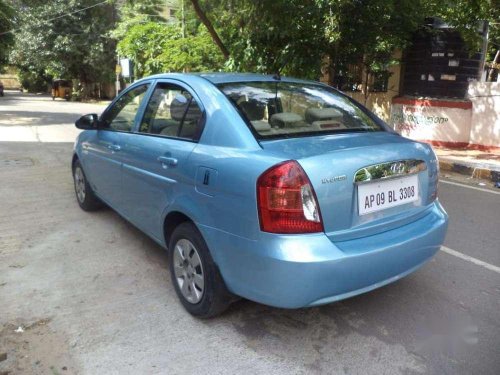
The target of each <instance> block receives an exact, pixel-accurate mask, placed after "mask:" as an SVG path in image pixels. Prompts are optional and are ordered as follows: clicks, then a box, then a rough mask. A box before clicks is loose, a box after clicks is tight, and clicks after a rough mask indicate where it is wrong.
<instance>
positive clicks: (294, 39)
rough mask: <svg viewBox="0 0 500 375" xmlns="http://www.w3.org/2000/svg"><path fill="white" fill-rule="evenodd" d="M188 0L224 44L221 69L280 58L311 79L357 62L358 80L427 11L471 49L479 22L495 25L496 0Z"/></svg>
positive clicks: (389, 58) (270, 63)
mask: <svg viewBox="0 0 500 375" xmlns="http://www.w3.org/2000/svg"><path fill="white" fill-rule="evenodd" d="M191 2H192V3H193V5H195V8H196V14H197V15H198V17H199V19H200V20H201V21H202V22H203V23H204V24H205V25H206V26H207V28H208V30H209V31H210V33H211V35H212V37H213V39H214V42H216V43H217V45H220V44H221V43H222V44H223V46H224V48H225V49H226V50H227V60H228V63H227V68H228V69H231V70H243V71H258V72H266V73H274V72H275V71H276V70H277V69H278V68H279V67H280V66H282V64H284V63H285V62H287V64H286V67H285V68H284V70H283V71H284V72H285V73H286V74H291V75H296V76H300V77H306V78H313V77H316V78H317V77H319V76H320V71H321V70H323V71H325V70H327V71H329V72H330V77H335V76H337V75H340V74H345V72H346V71H347V67H348V66H349V65H352V64H357V63H359V62H362V64H363V66H364V72H365V74H367V76H366V77H365V82H367V81H368V76H369V75H373V74H377V73H379V72H382V71H386V70H387V68H388V67H389V66H390V65H391V64H394V63H396V62H397V61H395V60H394V59H393V53H394V51H395V50H398V49H404V48H405V47H406V46H407V45H408V43H409V42H410V40H411V35H412V34H413V33H414V32H416V31H417V30H418V29H419V28H421V27H422V26H423V25H424V23H425V22H424V21H425V19H426V18H427V17H440V18H441V19H443V20H444V21H445V22H447V23H449V24H450V25H452V26H454V27H456V28H457V29H458V30H459V31H460V32H461V33H462V35H463V37H464V39H465V40H466V41H468V43H469V45H470V47H471V49H472V50H477V48H478V43H479V41H480V38H479V37H478V34H477V32H476V28H477V23H478V21H479V20H481V19H486V20H491V21H496V29H495V30H497V31H498V19H499V18H500V15H499V12H500V10H499V9H500V6H499V4H498V0H457V1H446V0H445V1H442V0H356V1H353V0H300V1H299V0H259V1H253V0H203V1H198V0H191ZM492 31H493V30H492ZM497 31H495V32H492V34H493V35H495V33H496V32H497ZM214 33H215V34H216V35H213V34H214ZM217 39H219V42H217ZM223 50H224V49H222V48H221V51H223ZM325 58H326V59H325Z"/></svg>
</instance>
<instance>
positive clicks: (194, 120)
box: [139, 83, 202, 140]
mask: <svg viewBox="0 0 500 375" xmlns="http://www.w3.org/2000/svg"><path fill="white" fill-rule="evenodd" d="M201 120H202V111H201V109H200V106H199V105H198V103H197V102H196V99H195V98H193V96H192V95H191V94H190V93H189V92H188V91H186V90H185V89H183V88H182V87H180V86H176V85H172V84H167V83H159V84H158V85H157V86H156V88H155V90H154V92H153V95H152V96H151V99H150V101H149V103H148V106H147V108H146V111H145V113H144V117H143V119H142V122H141V125H140V127H139V132H141V133H148V134H155V135H163V136H166V137H174V138H183V139H189V140H193V139H196V138H197V136H198V135H199V127H200V125H201Z"/></svg>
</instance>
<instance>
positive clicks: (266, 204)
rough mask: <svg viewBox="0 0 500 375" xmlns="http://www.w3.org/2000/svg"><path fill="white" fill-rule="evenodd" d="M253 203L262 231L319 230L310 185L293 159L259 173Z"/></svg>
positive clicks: (312, 191)
mask: <svg viewBox="0 0 500 375" xmlns="http://www.w3.org/2000/svg"><path fill="white" fill-rule="evenodd" d="M257 205H258V210H259V219H260V228H261V230H263V231H264V232H271V233H287V234H292V233H293V234H298V233H317V232H323V222H322V220H321V214H320V212H319V205H318V201H317V199H316V195H315V193H314V189H313V187H312V185H311V182H310V181H309V178H308V177H307V175H306V173H305V172H304V170H303V169H302V167H301V166H300V165H299V163H297V162H296V161H293V160H289V161H285V162H283V163H280V164H277V165H275V166H273V167H271V168H269V169H268V170H267V171H265V172H264V173H263V174H262V175H261V176H260V177H259V179H258V180H257Z"/></svg>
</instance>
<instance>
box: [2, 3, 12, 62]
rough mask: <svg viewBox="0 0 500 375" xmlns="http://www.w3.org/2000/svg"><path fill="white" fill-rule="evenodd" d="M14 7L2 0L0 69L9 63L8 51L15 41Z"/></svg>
mask: <svg viewBox="0 0 500 375" xmlns="http://www.w3.org/2000/svg"><path fill="white" fill-rule="evenodd" d="M13 19H14V8H12V6H11V5H10V4H9V3H7V2H6V1H5V0H0V70H1V69H2V67H3V66H4V65H5V64H6V63H7V59H8V52H9V49H10V47H11V46H12V44H13V42H14V38H13V34H12V33H11V32H10V31H11V29H12V27H13V22H12V21H13Z"/></svg>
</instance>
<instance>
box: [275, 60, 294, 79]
mask: <svg viewBox="0 0 500 375" xmlns="http://www.w3.org/2000/svg"><path fill="white" fill-rule="evenodd" d="M291 57H292V54H291V53H288V54H287V55H286V56H285V58H284V59H283V64H281V66H280V67H279V68H278V70H277V71H276V73H274V75H273V79H275V80H276V81H281V71H282V70H283V68H284V67H285V66H286V64H288V61H290V58H291Z"/></svg>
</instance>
